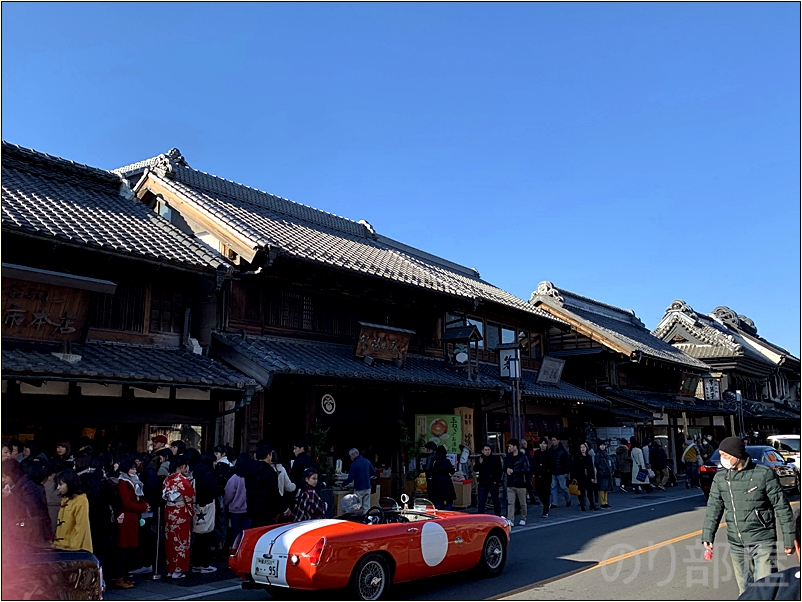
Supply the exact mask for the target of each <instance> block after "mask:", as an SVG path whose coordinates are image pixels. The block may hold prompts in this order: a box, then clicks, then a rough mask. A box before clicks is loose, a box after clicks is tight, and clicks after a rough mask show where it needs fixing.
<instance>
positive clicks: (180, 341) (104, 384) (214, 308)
mask: <svg viewBox="0 0 802 602" xmlns="http://www.w3.org/2000/svg"><path fill="white" fill-rule="evenodd" d="M2 174H3V180H2V236H3V264H2V312H3V327H2V410H3V412H2V432H3V437H4V438H7V437H18V438H20V439H23V440H25V439H36V440H37V441H38V442H39V443H40V444H41V445H42V446H43V450H45V451H46V452H47V453H48V454H50V453H52V450H53V445H54V444H55V443H56V441H62V440H69V441H71V442H72V445H73V449H76V448H77V447H78V445H79V444H86V443H90V444H92V445H93V448H94V449H95V450H96V451H97V450H99V449H104V448H105V446H106V444H107V443H114V442H116V441H124V442H125V443H127V444H128V445H129V446H136V447H137V448H138V449H140V450H143V449H146V448H147V444H148V443H149V440H150V437H151V436H152V435H154V434H160V433H163V434H166V435H167V436H168V437H170V438H173V439H178V438H183V439H185V440H186V441H187V442H188V443H190V444H194V445H196V446H198V447H206V446H208V445H210V444H211V443H212V442H213V441H215V440H228V441H231V442H232V443H233V442H234V441H233V436H234V433H233V432H231V431H229V432H227V433H226V432H223V431H222V428H223V420H222V416H224V415H226V413H227V412H230V411H232V410H234V409H235V408H240V407H244V406H245V405H247V404H248V403H250V400H251V397H252V396H253V394H254V393H255V392H256V391H258V390H259V389H260V388H261V387H260V386H259V385H258V384H257V383H256V382H255V381H253V380H252V379H251V378H250V377H247V376H245V375H243V374H241V373H238V372H237V371H235V370H233V369H232V368H230V367H229V366H226V365H224V364H223V363H221V362H218V361H214V360H212V359H211V358H209V357H207V356H205V355H203V354H202V352H201V351H202V348H203V347H204V345H205V346H206V347H208V345H209V344H210V342H211V332H212V329H213V328H215V327H217V326H219V324H220V323H222V307H221V304H220V301H221V300H222V293H221V291H222V288H223V283H224V282H225V281H226V279H227V278H228V277H229V275H230V274H231V273H232V272H233V269H234V266H233V265H232V264H231V262H229V261H228V260H227V259H225V258H224V257H223V256H221V255H220V254H219V253H218V252H217V251H215V250H213V249H211V248H210V247H208V246H207V245H206V244H204V243H202V242H200V241H198V240H197V239H195V238H194V237H192V236H187V235H186V234H185V233H184V232H182V231H181V230H179V229H178V228H176V227H175V226H173V225H172V224H170V222H169V221H168V220H166V219H164V218H163V217H161V216H159V215H157V214H156V213H154V212H153V211H150V210H149V209H148V208H147V207H145V206H143V205H142V204H141V203H139V202H138V201H137V200H136V199H135V197H134V195H133V194H132V192H131V190H130V188H129V186H128V183H127V181H125V180H124V179H123V178H121V177H120V176H119V175H117V174H114V173H111V172H108V171H104V170H101V169H96V168H93V167H88V166H86V165H80V164H77V163H73V162H72V161H67V160H64V159H60V158H57V157H52V156H50V155H46V154H43V153H39V152H36V151H33V150H30V149H25V148H22V147H19V146H15V145H12V144H8V143H6V142H3V144H2Z"/></svg>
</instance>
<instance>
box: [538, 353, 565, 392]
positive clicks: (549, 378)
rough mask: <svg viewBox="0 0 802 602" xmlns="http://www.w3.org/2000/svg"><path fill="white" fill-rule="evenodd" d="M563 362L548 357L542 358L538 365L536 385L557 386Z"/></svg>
mask: <svg viewBox="0 0 802 602" xmlns="http://www.w3.org/2000/svg"><path fill="white" fill-rule="evenodd" d="M564 366H565V360H562V359H560V358H557V357H551V356H549V355H547V356H545V357H544V358H543V361H542V362H541V363H540V370H538V373H537V384H539V385H558V384H560V378H561V377H562V375H563V367H564Z"/></svg>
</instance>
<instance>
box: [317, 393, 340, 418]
mask: <svg viewBox="0 0 802 602" xmlns="http://www.w3.org/2000/svg"><path fill="white" fill-rule="evenodd" d="M320 407H321V408H323V411H324V412H325V413H326V414H328V415H329V416H331V415H332V414H334V410H336V409H337V402H335V401H334V397H332V396H331V395H329V394H328V393H326V394H325V395H324V396H323V397H322V399H321V400H320Z"/></svg>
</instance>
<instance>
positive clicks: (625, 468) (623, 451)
mask: <svg viewBox="0 0 802 602" xmlns="http://www.w3.org/2000/svg"><path fill="white" fill-rule="evenodd" d="M615 458H616V461H617V463H618V471H619V472H621V473H626V472H632V460H631V458H630V456H629V449H627V446H626V445H619V446H618V447H617V448H615Z"/></svg>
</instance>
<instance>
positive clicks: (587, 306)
mask: <svg viewBox="0 0 802 602" xmlns="http://www.w3.org/2000/svg"><path fill="white" fill-rule="evenodd" d="M538 297H545V298H547V299H550V300H551V301H552V302H553V303H556V304H557V305H559V306H560V307H565V308H566V309H571V307H575V308H576V309H581V310H584V311H589V312H592V313H598V314H600V315H603V316H606V317H608V318H613V319H616V320H619V321H621V322H629V323H630V324H633V325H635V326H638V327H640V328H643V329H644V330H647V329H646V325H645V324H644V323H643V322H642V321H641V320H640V318H638V316H637V315H636V314H635V312H634V310H631V309H624V308H621V307H617V306H615V305H610V304H609V303H604V302H603V301H597V300H596V299H591V298H590V297H585V296H584V295H580V294H579V293H574V292H571V291H569V290H566V289H557V288H556V287H555V286H554V284H552V283H551V282H549V281H548V280H543V281H541V282H540V283H538V285H537V289H535V291H533V292H532V295H531V297H530V299H529V301H530V303H531V302H532V301H534V300H535V299H536V298H538ZM575 301H578V302H579V303H575Z"/></svg>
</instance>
